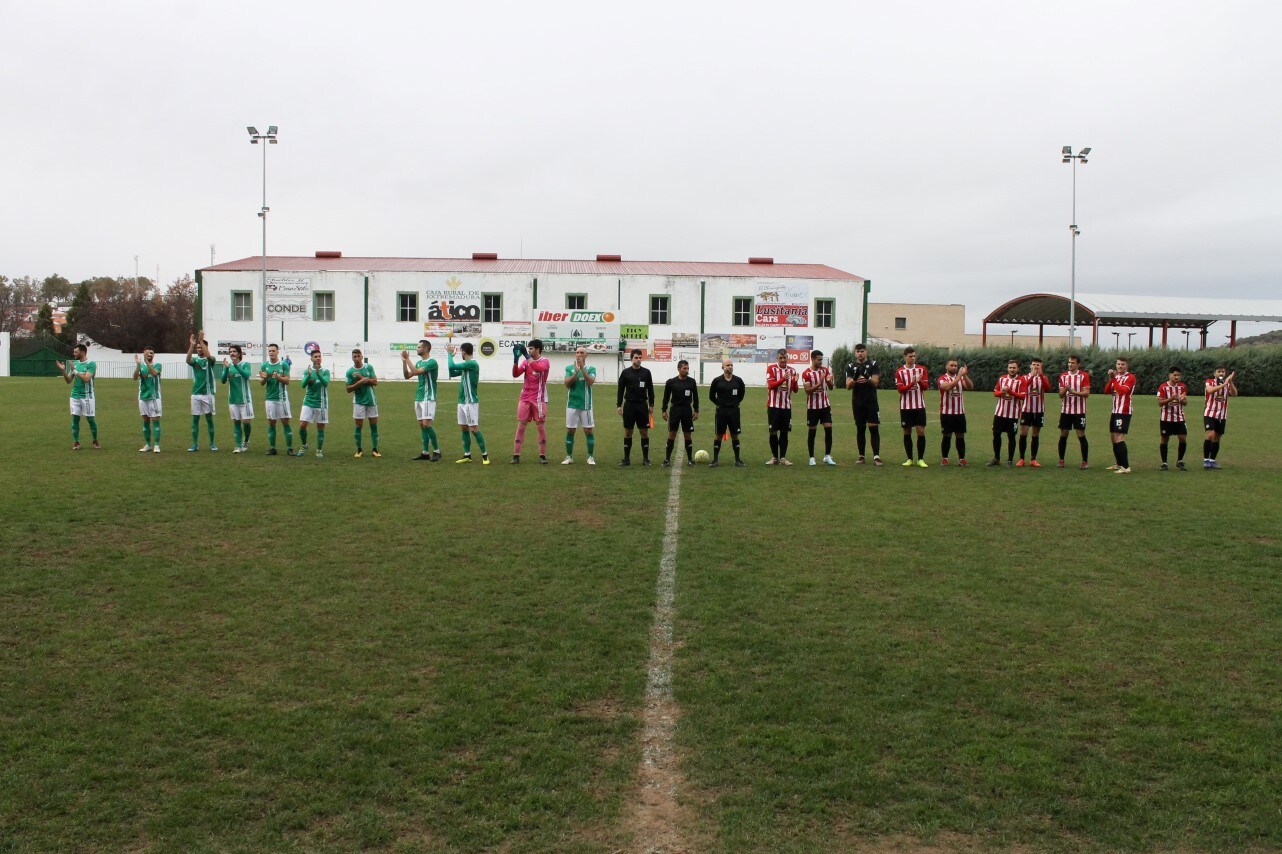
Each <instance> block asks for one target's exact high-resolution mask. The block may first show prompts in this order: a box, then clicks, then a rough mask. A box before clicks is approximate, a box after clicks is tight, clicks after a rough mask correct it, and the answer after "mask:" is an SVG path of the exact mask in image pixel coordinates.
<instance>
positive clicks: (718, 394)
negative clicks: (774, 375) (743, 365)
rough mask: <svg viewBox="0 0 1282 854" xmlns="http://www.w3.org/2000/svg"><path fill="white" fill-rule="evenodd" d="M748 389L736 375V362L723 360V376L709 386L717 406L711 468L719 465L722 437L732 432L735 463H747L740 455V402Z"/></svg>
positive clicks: (740, 464)
mask: <svg viewBox="0 0 1282 854" xmlns="http://www.w3.org/2000/svg"><path fill="white" fill-rule="evenodd" d="M745 391H747V389H746V387H745V386H744V384H743V380H741V379H739V378H738V377H736V376H735V375H734V362H732V361H730V360H729V359H722V360H721V376H719V377H717V378H716V379H714V380H713V381H712V384H711V385H709V386H708V400H709V401H711V403H712V405H713V406H715V407H717V422H716V431H717V434H716V438H715V439H714V440H713V442H712V462H710V463H708V467H709V468H716V467H717V458H718V457H720V456H721V437H722V436H724V435H726V434H727V433H729V434H730V446H731V447H732V448H734V464H735V465H736V466H738V467H739V468H743V467H744V466H746V465H747V464H746V463H745V462H744V461H743V460H742V459H741V458H740V456H739V404H741V403H743V395H744V392H745Z"/></svg>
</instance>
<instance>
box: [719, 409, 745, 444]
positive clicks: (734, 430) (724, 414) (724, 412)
mask: <svg viewBox="0 0 1282 854" xmlns="http://www.w3.org/2000/svg"><path fill="white" fill-rule="evenodd" d="M716 431H717V436H716V438H718V439H720V438H721V437H722V436H724V435H725V434H726V433H727V432H729V433H730V435H731V436H738V435H739V433H740V432H741V430H740V429H739V407H737V406H718V407H717V417H716Z"/></svg>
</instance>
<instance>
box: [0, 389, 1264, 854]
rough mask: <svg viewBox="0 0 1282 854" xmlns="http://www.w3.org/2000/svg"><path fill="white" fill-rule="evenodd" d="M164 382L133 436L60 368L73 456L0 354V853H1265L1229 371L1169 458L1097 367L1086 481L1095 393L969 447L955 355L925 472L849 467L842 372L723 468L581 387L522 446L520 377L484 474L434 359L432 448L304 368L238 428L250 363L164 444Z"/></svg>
mask: <svg viewBox="0 0 1282 854" xmlns="http://www.w3.org/2000/svg"><path fill="white" fill-rule="evenodd" d="M189 388H190V383H188V382H183V381H177V380H169V381H166V383H165V397H166V400H165V402H166V411H167V415H166V417H165V419H164V421H163V424H164V440H163V448H164V451H163V453H161V454H159V455H157V454H146V455H144V454H140V453H138V450H137V449H138V448H139V447H140V446H141V445H142V434H141V428H140V420H139V418H138V415H137V407H136V403H135V400H134V394H135V386H134V384H133V383H132V382H129V381H126V380H104V381H101V382H99V383H98V412H99V415H98V421H99V425H100V432H101V440H102V442H103V445H104V447H103V449H102V450H98V451H94V450H90V449H88V448H87V447H86V448H85V449H84V450H81V451H79V452H76V453H73V452H72V451H71V450H70V445H71V439H70V433H69V429H68V424H69V415H68V414H67V393H68V387H67V386H66V385H64V384H63V383H62V382H61V381H60V380H58V379H56V378H53V379H42V380H29V379H5V380H0V438H2V439H3V443H4V444H3V450H2V451H0V455H2V456H3V459H4V464H3V470H4V473H5V477H4V486H5V496H4V508H5V512H4V514H3V518H2V521H0V546H2V547H3V552H2V553H3V555H4V558H3V560H4V571H3V573H0V745H3V752H4V756H5V760H6V761H5V763H4V766H3V771H0V775H2V776H0V850H15V851H25V850H66V849H88V850H117V849H157V850H183V851H187V850H214V849H217V850H263V849H267V850H318V849H320V850H352V849H354V848H373V849H390V850H407V851H408V850H458V849H488V848H503V849H509V850H583V851H604V850H633V849H643V848H645V847H647V846H662V845H668V846H670V847H674V848H682V849H685V850H725V851H740V850H850V849H858V848H861V847H870V848H874V849H877V850H886V849H889V850H912V849H914V848H916V847H919V846H932V845H933V846H936V847H938V848H940V849H949V850H951V849H963V850H965V849H971V850H986V849H992V848H999V849H1009V848H1031V849H1036V850H1099V851H1106V850H1107V851H1117V850H1125V851H1154V850H1172V849H1179V850H1205V851H1220V850H1226V849H1227V850H1276V849H1279V848H1282V808H1280V807H1279V804H1282V760H1279V759H1278V757H1277V745H1278V744H1279V743H1282V691H1279V686H1282V656H1279V654H1278V653H1279V643H1278V627H1279V625H1282V534H1280V533H1279V532H1280V531H1282V509H1280V502H1279V500H1278V498H1279V494H1280V492H1282V490H1280V489H1279V485H1280V484H1282V479H1280V475H1282V458H1280V457H1279V455H1278V453H1277V450H1276V433H1277V431H1276V425H1277V423H1278V422H1279V419H1282V402H1280V401H1278V400H1277V399H1252V398H1242V399H1236V400H1234V401H1233V402H1232V404H1231V407H1230V417H1229V422H1228V425H1229V426H1228V433H1227V434H1226V436H1225V439H1224V445H1223V449H1222V451H1221V453H1220V460H1221V462H1222V463H1223V465H1224V470H1222V471H1203V470H1202V468H1201V464H1200V462H1201V432H1200V430H1198V429H1197V427H1199V426H1200V418H1199V417H1197V416H1200V407H1191V410H1190V412H1191V415H1192V416H1193V417H1192V420H1191V426H1192V428H1193V429H1191V431H1190V432H1191V435H1190V437H1189V446H1190V447H1189V453H1188V457H1187V459H1188V462H1189V463H1190V468H1191V470H1190V471H1188V472H1177V471H1170V472H1159V471H1157V463H1158V455H1157V447H1156V446H1157V439H1158V437H1157V413H1156V406H1155V404H1154V402H1153V401H1152V400H1151V399H1147V398H1146V399H1144V400H1138V401H1137V403H1136V409H1137V412H1136V415H1135V418H1134V421H1133V423H1132V430H1131V440H1130V443H1129V444H1130V452H1131V460H1132V466H1133V468H1134V470H1135V472H1134V474H1132V475H1130V476H1129V477H1118V476H1115V475H1112V474H1110V473H1108V472H1106V471H1104V466H1105V465H1107V464H1109V463H1111V462H1112V459H1111V454H1110V453H1109V449H1108V437H1107V434H1106V432H1105V430H1106V419H1105V417H1104V414H1105V412H1106V409H1107V402H1106V401H1105V400H1103V399H1101V398H1099V397H1096V398H1095V399H1094V400H1092V402H1091V404H1090V422H1089V423H1090V430H1089V431H1088V436H1089V438H1090V440H1091V464H1092V468H1091V469H1089V470H1087V471H1078V470H1077V469H1075V468H1069V469H1066V470H1057V469H1055V468H1054V467H1053V465H1052V466H1051V467H1048V468H1043V469H1040V470H1029V469H1014V470H1012V469H1007V468H1005V467H1002V468H1000V469H985V468H984V467H983V466H982V463H983V462H984V461H985V460H986V459H987V458H988V456H989V450H990V447H991V442H990V439H991V434H990V432H989V422H990V421H991V414H992V397H991V395H990V394H987V393H982V392H980V393H974V394H971V395H968V398H967V404H968V408H969V409H970V416H969V419H970V427H971V432H970V434H969V436H968V444H969V446H970V450H969V459H970V461H971V463H972V466H971V468H970V469H968V470H960V469H958V468H956V467H955V466H950V467H948V468H940V467H939V466H938V465H936V464H935V463H937V457H938V448H939V433H938V424H937V423H934V422H932V423H931V425H930V426H929V428H928V430H927V435H928V437H929V444H928V454H927V459H928V460H929V461H931V462H932V465H931V467H930V468H929V469H926V470H920V469H916V468H913V469H902V468H901V467H900V466H899V465H898V463H899V462H900V461H901V460H902V446H901V442H900V438H899V430H898V429H897V427H895V426H892V425H887V426H885V427H883V441H882V451H883V456H884V457H885V458H886V461H887V466H886V467H885V468H881V469H875V468H873V467H871V466H854V465H852V464H851V463H852V462H853V459H854V428H853V425H852V424H851V421H850V415H849V404H848V401H847V398H846V396H845V395H838V396H837V401H838V402H837V405H836V406H835V410H836V412H835V415H836V428H835V433H836V447H835V449H834V456H835V457H836V458H837V460H838V461H839V462H840V464H841V465H839V466H838V467H837V468H826V467H822V466H821V467H818V468H814V469H812V468H808V467H806V466H805V465H802V464H800V463H804V460H805V456H806V453H805V429H804V420H803V418H804V416H802V417H800V418H797V419H795V420H798V421H801V422H802V426H801V429H799V430H794V434H793V440H792V447H791V449H790V453H789V456H790V457H791V458H792V459H793V461H794V462H796V463H799V464H798V465H796V466H794V467H793V468H771V467H766V466H764V465H763V462H764V461H765V459H766V457H767V456H768V446H767V442H766V432H765V413H764V392H763V391H762V390H760V389H750V390H749V392H748V398H749V399H748V402H747V403H746V404H745V413H744V422H745V424H744V458H745V459H746V460H747V461H748V463H749V468H747V469H735V468H733V467H729V466H726V465H724V463H725V461H726V459H727V457H728V456H729V454H730V451H729V447H728V445H727V447H726V448H725V449H724V451H723V456H722V461H723V465H722V466H721V467H720V468H719V469H715V470H710V469H708V468H707V467H694V468H689V469H683V470H681V471H680V473H679V474H674V473H673V472H671V471H669V470H668V469H664V468H662V467H660V466H659V465H658V463H659V462H660V461H661V460H662V458H663V447H664V440H665V438H666V432H663V426H664V425H662V423H660V425H659V427H658V429H656V430H655V431H654V432H653V434H652V435H653V436H654V439H653V444H652V448H651V454H652V456H653V457H654V459H655V465H654V466H653V467H652V468H649V469H646V468H642V467H641V466H639V465H637V462H639V457H640V449H639V447H637V448H636V449H635V450H634V464H633V466H632V467H630V468H627V469H619V468H616V466H615V463H616V462H617V460H618V459H619V457H620V449H621V437H622V430H621V426H620V424H619V419H618V418H616V417H615V415H614V408H613V405H612V404H613V402H614V400H613V395H614V388H613V386H605V387H603V388H602V389H601V390H600V391H599V392H598V398H597V416H598V425H599V426H598V428H597V429H598V440H597V446H596V456H597V460H598V462H599V463H600V464H599V465H598V466H596V467H595V468H589V467H587V466H586V465H584V464H583V460H584V456H585V448H584V442H583V437H582V435H580V436H579V437H578V440H577V442H576V447H575V457H576V464H575V465H573V466H564V467H563V466H560V465H557V463H559V461H560V460H561V458H562V457H563V456H564V444H563V438H564V432H563V429H562V428H563V424H564V420H563V409H562V405H563V402H564V391H563V390H560V389H556V388H554V389H553V391H552V397H553V402H552V405H551V407H550V419H549V437H548V438H549V451H548V456H549V459H550V460H551V463H552V464H551V465H548V466H540V465H538V464H537V445H536V434H535V431H534V430H533V428H531V429H530V430H529V431H528V432H527V435H526V447H525V451H524V453H523V457H522V463H521V465H519V466H512V465H509V464H508V459H509V458H510V455H511V448H512V436H513V433H514V428H515V409H516V405H515V402H516V396H517V393H518V391H519V387H518V386H516V385H498V386H495V385H484V386H482V390H481V428H482V430H483V432H484V434H485V437H486V440H487V443H488V448H489V452H490V456H491V459H492V460H493V463H494V464H493V465H491V466H488V467H483V466H480V465H478V464H476V463H473V464H471V465H456V464H454V463H453V462H452V459H453V458H454V456H456V455H457V452H458V451H459V448H460V440H459V435H458V432H457V430H456V429H455V427H454V426H453V421H454V419H453V411H454V407H453V399H454V398H453V392H454V385H453V383H445V384H443V385H442V388H441V395H440V397H441V400H442V404H441V406H440V410H439V412H438V414H439V415H440V416H441V418H440V419H439V420H438V422H437V428H438V432H439V434H440V437H441V444H442V447H443V450H444V461H443V462H441V463H434V464H429V463H421V462H411V461H410V458H411V457H412V456H414V455H415V454H416V453H417V452H418V450H419V439H418V427H417V424H416V423H415V422H414V420H413V415H412V405H411V401H412V399H413V386H412V385H411V384H409V383H397V384H392V383H387V384H384V385H380V386H379V388H378V396H379V407H380V411H381V415H382V417H381V419H380V421H381V425H380V426H381V434H382V435H381V450H382V451H383V453H384V457H383V458H382V459H372V458H371V457H370V456H369V454H368V453H367V454H366V456H365V457H364V458H362V459H353V458H352V451H353V445H354V443H353V437H352V424H351V421H350V419H349V417H348V415H349V413H350V408H349V405H350V404H349V401H348V400H345V399H339V398H340V397H345V396H343V395H341V394H338V393H336V394H335V395H334V401H333V405H332V407H331V417H332V418H333V419H334V423H333V424H332V425H331V426H330V429H329V430H328V431H327V441H326V446H325V457H326V458H325V459H323V460H317V459H315V458H314V457H308V458H303V459H294V458H287V457H285V456H284V455H283V453H282V455H281V456H278V457H265V456H263V453H262V452H263V450H264V449H265V441H266V422H265V420H264V418H263V412H262V403H261V398H259V399H258V400H257V401H256V404H257V407H256V408H257V409H258V418H257V419H256V420H255V422H254V434H253V438H252V440H251V447H250V453H248V454H243V455H232V454H231V453H230V447H231V426H230V423H229V421H228V418H227V414H226V406H225V398H220V399H219V402H218V406H219V414H218V416H217V431H218V439H219V443H220V444H221V445H222V446H223V447H224V450H222V451H220V452H219V453H217V454H211V453H209V452H208V451H207V450H205V446H206V437H205V433H204V428H203V426H202V430H201V442H200V444H201V447H202V450H201V451H200V452H199V453H196V454H188V453H186V452H185V448H186V447H187V445H188V444H190V438H191V433H190V416H189V415H188V414H187V411H188V410H187V403H188V398H187V394H188V391H189ZM881 398H882V411H883V417H887V418H889V417H890V416H892V415H893V412H892V411H891V409H890V407H891V406H893V402H892V399H893V394H892V395H887V394H885V393H883V394H882V395H881ZM803 400H804V399H803V398H802V397H801V396H798V398H797V402H798V403H802V401H803ZM932 403H933V398H932ZM298 404H299V399H298V396H297V390H295V392H294V412H295V415H296V416H297V414H298V411H299V405H298ZM802 405H803V406H804V403H802ZM705 419H706V420H701V421H700V422H699V423H698V425H697V429H696V439H695V447H696V448H710V447H711V442H710V440H709V434H710V432H711V427H710V424H711V413H710V412H705ZM1045 432H1046V438H1045V439H1044V440H1043V442H1042V450H1041V458H1042V460H1043V462H1045V461H1046V460H1048V459H1049V460H1051V461H1053V460H1054V458H1055V455H1056V454H1055V443H1056V438H1057V435H1058V431H1056V430H1054V429H1048V430H1047V431H1045ZM81 441H82V442H84V443H86V445H87V442H88V428H87V427H82V435H81ZM311 444H312V445H313V447H314V445H315V440H314V438H313V440H312V443H311ZM677 444H678V451H677V454H678V457H679V456H680V453H681V451H680V446H681V441H680V439H679V438H678V443H677ZM820 444H822V434H821V435H820ZM280 446H281V448H282V451H283V437H282V438H281V440H280ZM366 447H367V449H368V429H367V430H366ZM1068 458H1069V463H1070V466H1071V465H1072V464H1073V463H1074V462H1075V461H1076V459H1077V443H1076V440H1075V439H1072V438H1070V441H1069V451H1068ZM1174 460H1175V454H1174V444H1172V452H1171V461H1172V463H1174ZM674 477H676V478H679V480H678V483H677V484H676V486H675V488H674V485H673V478H674ZM673 497H674V498H675V502H674V504H675V506H674V508H673V509H674V511H675V512H677V513H678V516H677V520H678V524H677V532H676V543H675V545H676V550H675V563H674V564H673V565H672V566H670V567H669V568H670V569H671V570H672V571H673V572H674V574H675V609H674V619H673V622H672V626H671V630H672V647H673V648H674V649H675V653H674V657H673V662H672V671H671V689H672V696H673V700H674V702H673V704H671V706H670V707H668V708H667V709H666V711H667V712H668V713H670V715H671V716H672V719H673V721H674V726H673V728H672V731H671V732H672V736H671V742H670V743H667V744H664V745H661V746H660V747H662V749H663V750H666V751H668V752H669V753H670V754H671V756H672V757H673V759H674V760H675V761H674V764H673V768H674V769H675V770H674V772H673V773H672V775H671V776H670V777H668V778H665V779H664V780H662V781H661V782H662V783H664V785H665V786H666V789H665V790H664V791H662V792H659V795H660V796H662V797H667V796H671V797H670V798H669V799H668V800H667V801H666V802H661V803H659V804H657V805H656V804H653V803H650V804H649V805H647V804H646V803H645V802H646V801H647V798H648V796H647V794H646V793H645V792H644V791H643V788H644V787H643V785H642V780H643V777H645V775H644V774H643V773H642V770H641V769H642V766H643V763H644V762H645V761H646V760H647V759H648V758H649V757H651V755H652V751H650V750H647V749H646V748H647V745H646V744H645V743H644V742H645V741H646V736H647V733H648V732H649V730H648V729H647V727H646V723H647V717H646V707H647V698H646V686H647V662H648V661H649V660H650V658H651V655H652V647H653V646H654V644H655V643H656V639H658V640H662V634H663V632H662V628H663V627H659V626H656V625H655V621H654V611H655V600H656V585H657V581H658V579H659V577H660V565H661V558H662V557H663V555H664V544H665V543H664V540H665V517H666V513H667V511H668V508H669V502H670V498H673ZM671 545H672V544H671V542H669V546H671ZM649 747H650V748H654V745H649ZM661 800H662V798H661Z"/></svg>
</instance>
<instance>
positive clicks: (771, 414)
mask: <svg viewBox="0 0 1282 854" xmlns="http://www.w3.org/2000/svg"><path fill="white" fill-rule="evenodd" d="M766 423H767V424H769V425H770V432H771V433H787V432H788V431H789V430H791V429H792V410H791V409H784V408H783V407H779V406H767V407H766Z"/></svg>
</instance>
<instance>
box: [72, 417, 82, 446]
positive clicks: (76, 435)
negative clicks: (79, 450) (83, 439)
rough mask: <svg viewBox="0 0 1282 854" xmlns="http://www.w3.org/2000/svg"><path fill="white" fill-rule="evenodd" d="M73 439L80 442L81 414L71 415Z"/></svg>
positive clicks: (77, 442)
mask: <svg viewBox="0 0 1282 854" xmlns="http://www.w3.org/2000/svg"><path fill="white" fill-rule="evenodd" d="M71 441H73V442H75V443H76V444H80V416H79V415H73V416H71Z"/></svg>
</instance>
